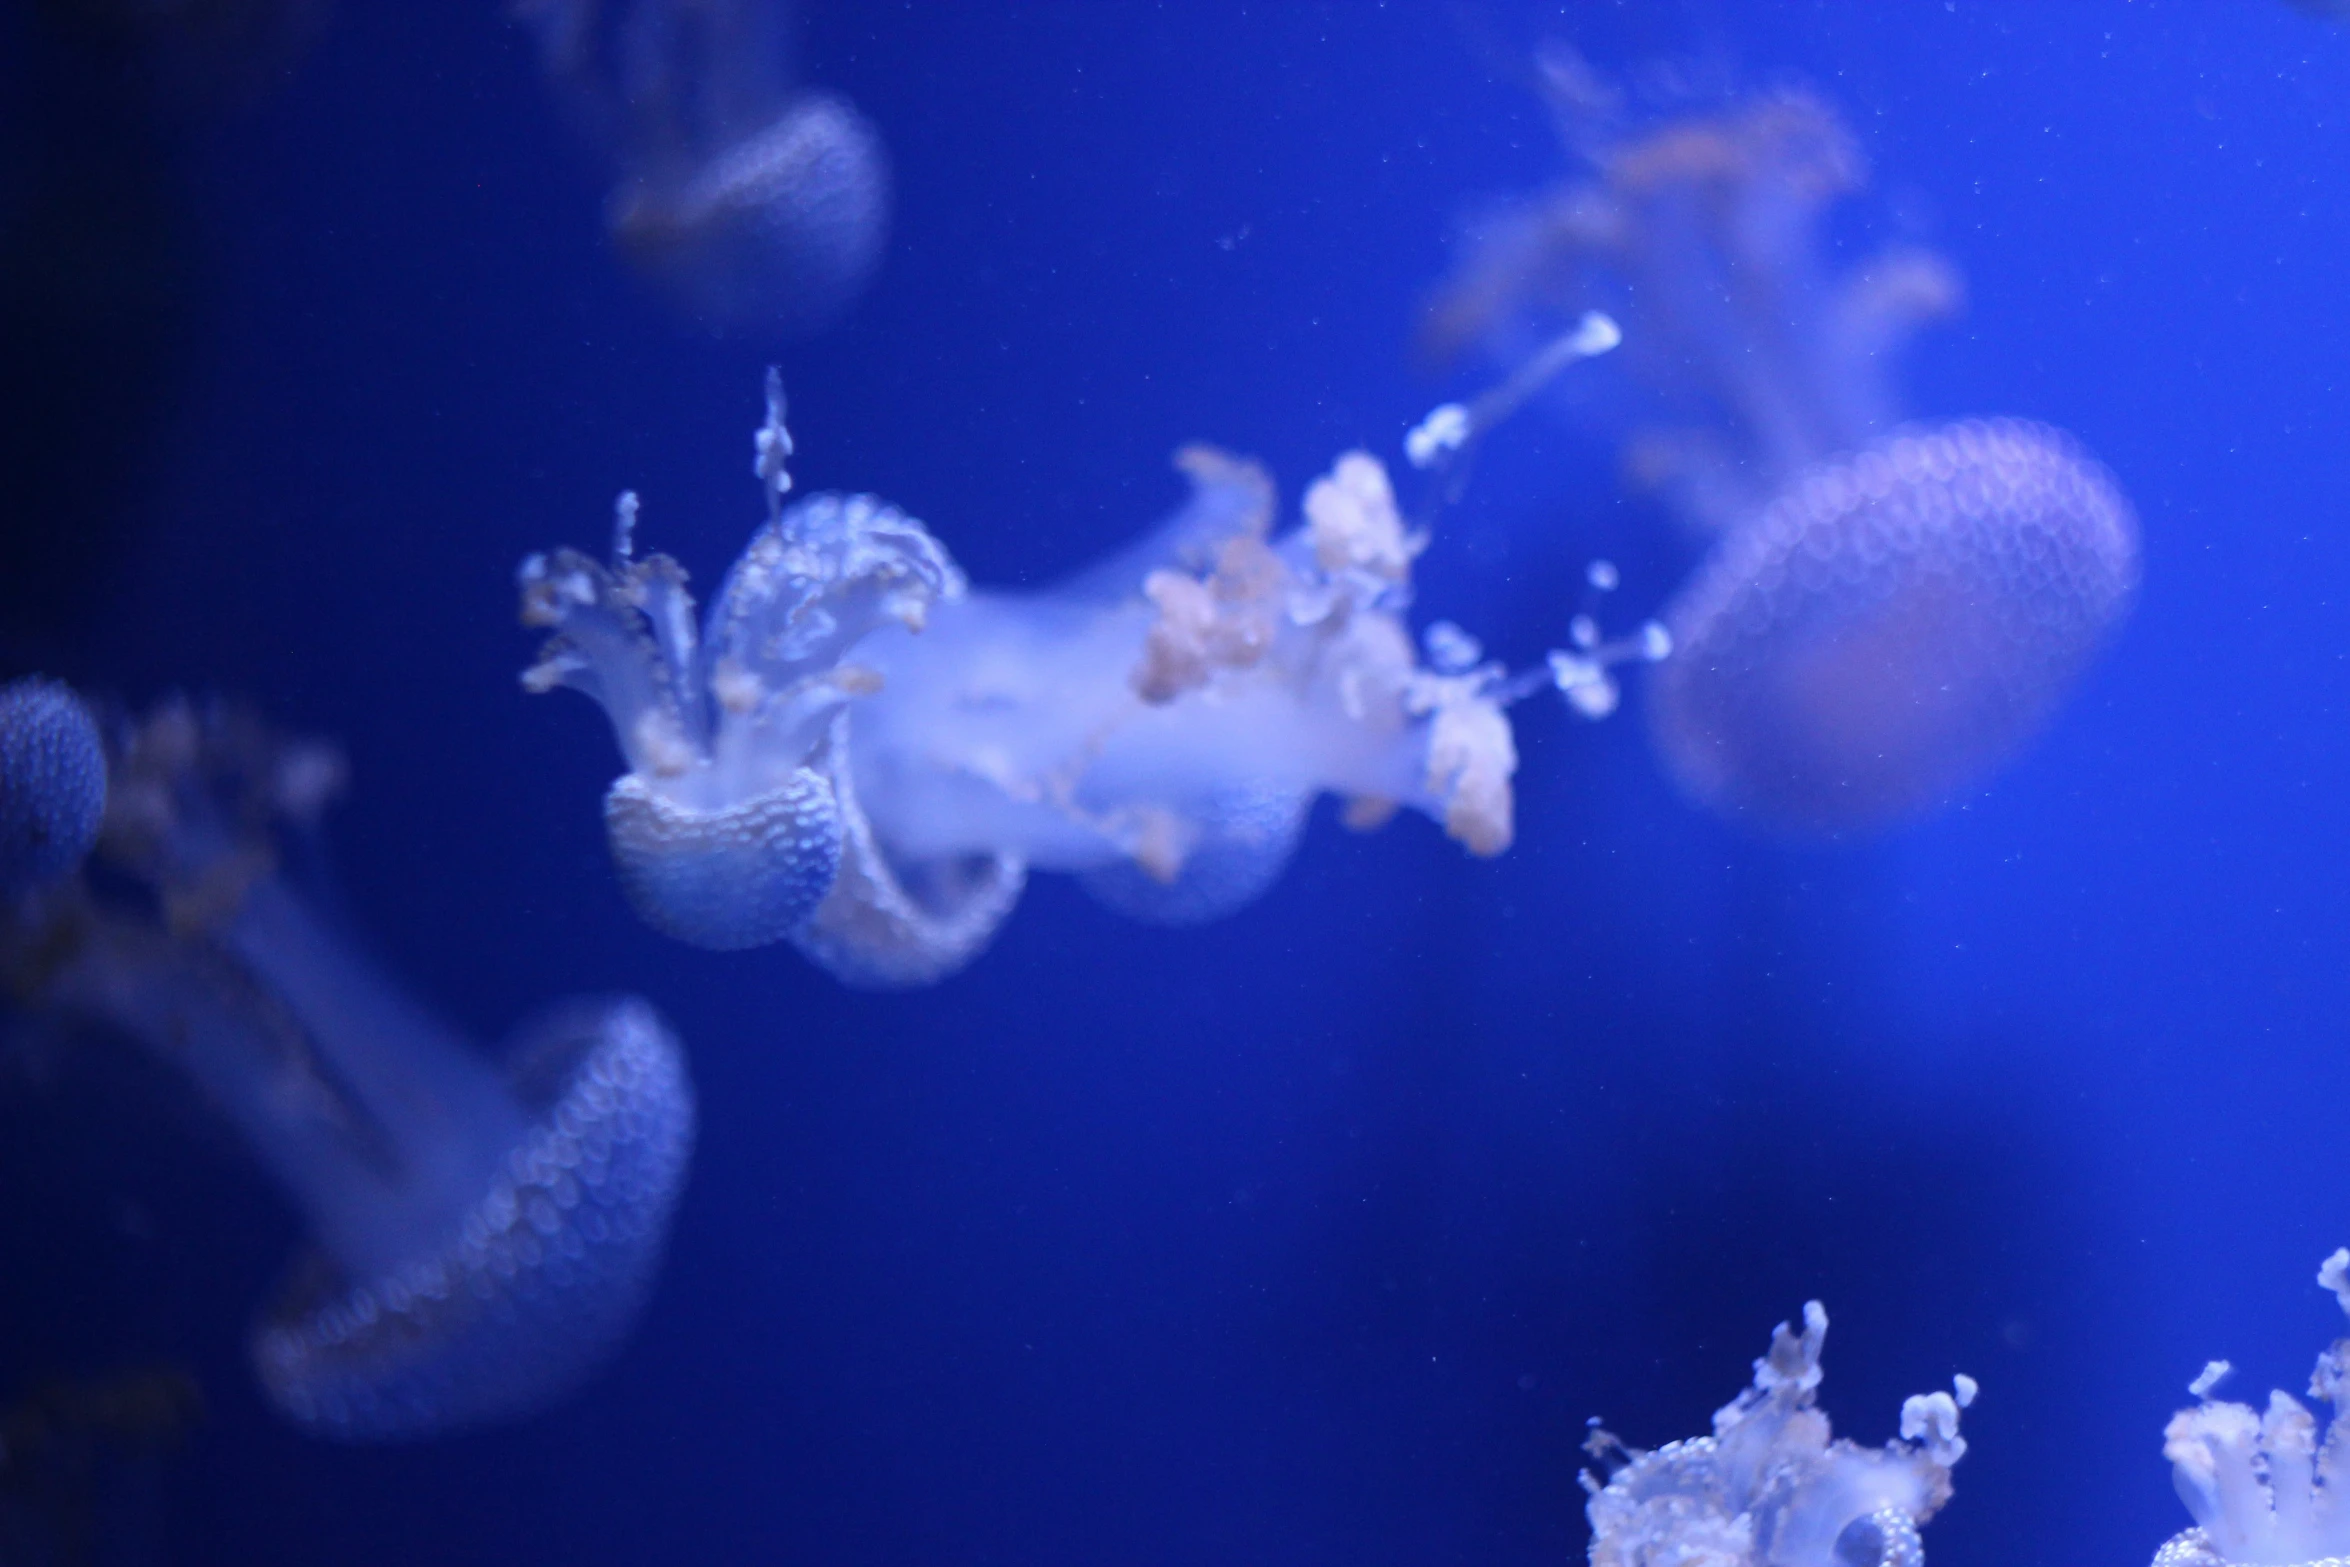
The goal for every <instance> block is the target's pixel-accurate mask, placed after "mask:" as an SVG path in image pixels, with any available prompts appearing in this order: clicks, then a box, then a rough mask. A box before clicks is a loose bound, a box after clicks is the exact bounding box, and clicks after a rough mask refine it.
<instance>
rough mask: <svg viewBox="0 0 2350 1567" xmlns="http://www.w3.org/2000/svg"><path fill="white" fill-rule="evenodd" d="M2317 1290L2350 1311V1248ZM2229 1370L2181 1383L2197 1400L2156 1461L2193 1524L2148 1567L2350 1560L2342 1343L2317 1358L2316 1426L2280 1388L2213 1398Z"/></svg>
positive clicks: (2347, 1400)
mask: <svg viewBox="0 0 2350 1567" xmlns="http://www.w3.org/2000/svg"><path fill="white" fill-rule="evenodd" d="M2317 1282H2318V1284H2319V1285H2320V1287H2322V1288H2325V1289H2328V1290H2331V1291H2333V1294H2334V1299H2335V1300H2336V1301H2338V1302H2339V1303H2340V1304H2341V1307H2342V1310H2343V1311H2344V1312H2345V1313H2350V1250H2342V1251H2336V1252H2335V1253H2334V1254H2333V1255H2332V1256H2330V1257H2328V1258H2327V1259H2326V1260H2325V1262H2324V1264H2323V1265H2322V1266H2320V1267H2319V1268H2318V1270H2317ZM2230 1369H2231V1368H2230V1366H2229V1365H2228V1363H2227V1362H2226V1361H2224V1360H2215V1361H2213V1362H2211V1363H2210V1364H2209V1365H2207V1366H2205V1367H2204V1368H2203V1372H2202V1374H2201V1375H2200V1376H2198V1377H2196V1378H2195V1380H2194V1382H2192V1383H2191V1384H2189V1386H2188V1391H2189V1392H2191V1393H2193V1394H2194V1395H2195V1397H2196V1398H2197V1399H2198V1400H2199V1401H2200V1402H2198V1403H2197V1404H2196V1406H2195V1407H2194V1408H2193V1409H2183V1410H2181V1411H2179V1413H2178V1414H2176V1415H2174V1416H2173V1417H2172V1418H2171V1423H2170V1425H2169V1426H2168V1427H2167V1428H2165V1429H2164V1431H2163V1433H2162V1438H2163V1440H2162V1456H2163V1457H2165V1458H2167V1459H2169V1460H2170V1463H2171V1478H2172V1480H2173V1481H2174V1482H2175V1483H2176V1484H2177V1486H2178V1488H2179V1499H2180V1500H2181V1501H2183V1502H2185V1503H2186V1504H2187V1511H2188V1512H2189V1513H2192V1514H2193V1515H2194V1518H2195V1527H2194V1528H2192V1529H2189V1530H2187V1531H2185V1532H2184V1533H2182V1534H2179V1535H2176V1536H2174V1537H2172V1538H2171V1539H2170V1540H2169V1541H2167V1542H2165V1543H2164V1545H2163V1547H2162V1548H2161V1549H2160V1550H2159V1551H2157V1552H2156V1553H2155V1555H2154V1567H2324V1564H2327V1563H2332V1562H2337V1561H2340V1560H2343V1559H2350V1500H2346V1499H2345V1498H2344V1495H2343V1493H2344V1490H2345V1489H2346V1488H2350V1421H2345V1420H2344V1419H2343V1412H2344V1410H2345V1408H2350V1396H2346V1395H2350V1338H2345V1339H2338V1340H2336V1341H2335V1342H2334V1344H2333V1345H2332V1346H2331V1347H2329V1348H2328V1349H2327V1350H2326V1351H2325V1352H2324V1353H2323V1354H2321V1355H2319V1356H2318V1357H2317V1369H2316V1370H2314V1371H2312V1372H2311V1373H2310V1374H2309V1393H2310V1396H2311V1397H2313V1398H2319V1399H2323V1400H2324V1401H2325V1402H2326V1403H2328V1404H2330V1405H2332V1406H2333V1410H2334V1413H2333V1417H2332V1418H2331V1419H2330V1420H2328V1421H2327V1422H2326V1428H2325V1431H2324V1432H2323V1434H2322V1435H2321V1434H2320V1432H2319V1431H2318V1426H2317V1421H2316V1419H2315V1418H2314V1417H2313V1416H2312V1415H2311V1414H2310V1413H2309V1411H2308V1410H2307V1409H2306V1408H2304V1407H2303V1406H2302V1404H2301V1403H2300V1401H2299V1400H2297V1399H2295V1398H2294V1397H2292V1395H2290V1394H2288V1393H2285V1392H2283V1391H2273V1392H2271V1393H2270V1394H2269V1395H2268V1407H2267V1408H2266V1409H2262V1410H2255V1409H2253V1408H2252V1407H2251V1406H2250V1405H2248V1404H2234V1403H2227V1402H2224V1401H2221V1400H2217V1399H2214V1398H2212V1397H2211V1393H2212V1390H2213V1389H2214V1388H2216V1387H2217V1386H2219V1384H2220V1383H2221V1381H2223V1380H2224V1379H2225V1378H2226V1377H2227V1375H2228V1373H2229V1371H2230Z"/></svg>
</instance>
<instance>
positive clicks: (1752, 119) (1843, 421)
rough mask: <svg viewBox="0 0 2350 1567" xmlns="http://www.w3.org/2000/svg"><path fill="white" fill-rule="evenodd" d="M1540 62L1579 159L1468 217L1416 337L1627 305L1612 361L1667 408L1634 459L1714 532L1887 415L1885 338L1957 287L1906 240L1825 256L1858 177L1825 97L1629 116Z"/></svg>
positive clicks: (1514, 333) (1483, 332)
mask: <svg viewBox="0 0 2350 1567" xmlns="http://www.w3.org/2000/svg"><path fill="white" fill-rule="evenodd" d="M1541 64H1542V70H1543V77H1544V82H1545V86H1546V89H1547V91H1548V95H1549V97H1550V100H1551V106H1552V108H1553V111H1554V114H1555V116H1556V118H1557V120H1558V122H1559V125H1560V128H1561V134H1562V138H1563V140H1564V141H1565V142H1566V144H1567V145H1568V147H1569V148H1570V149H1571V150H1573V151H1574V152H1575V153H1576V155H1577V157H1578V160H1579V161H1580V162H1581V163H1582V165H1583V166H1584V167H1583V172H1582V173H1581V174H1580V175H1579V176H1578V177H1576V178H1574V179H1572V180H1570V181H1568V182H1566V183H1565V184H1563V185H1561V186H1559V187H1557V188H1555V189H1553V190H1551V191H1548V192H1545V193H1542V194H1539V195H1537V196H1535V197H1532V198H1531V199H1529V200H1527V201H1524V202H1522V203H1519V204H1518V205H1516V206H1515V207H1513V208H1511V209H1508V210H1506V211H1504V212H1502V213H1501V214H1500V215H1499V216H1497V217H1496V218H1494V219H1492V220H1491V221H1489V222H1488V223H1487V224H1485V225H1484V226H1483V228H1482V231H1481V232H1480V233H1478V234H1477V235H1476V236H1475V238H1474V239H1473V241H1472V243H1471V244H1470V246H1469V247H1468V249H1467V252H1466V254H1465V255H1464V258H1463V261H1462V264H1461V265H1460V267H1459V268H1458V269H1457V270H1456V273H1455V275H1454V277H1453V279H1452V280H1451V281H1450V282H1449V283H1448V284H1447V286H1446V287H1445V288H1444V290H1443V291H1442V292H1441V293H1440V294H1439V296H1438V298H1437V300H1436V302H1435V304H1434V306H1433V308H1432V309H1431V311H1430V314H1429V317H1428V321H1427V325H1426V329H1425V336H1426V339H1427V341H1428V343H1429V345H1430V347H1431V348H1432V349H1434V350H1435V351H1436V352H1438V353H1440V354H1444V355H1447V356H1449V355H1452V354H1455V353H1458V352H1459V351H1460V350H1461V349H1463V348H1465V347H1467V346H1469V345H1470V344H1472V343H1474V342H1477V341H1479V340H1484V341H1487V342H1491V343H1500V344H1508V343H1512V342H1522V341H1523V338H1524V336H1525V334H1526V333H1527V332H1529V331H1537V330H1547V329H1548V328H1547V326H1546V323H1547V322H1550V321H1554V320H1556V319H1557V318H1559V317H1561V316H1566V315H1572V314H1574V313H1575V312H1577V311H1580V310H1584V309H1587V308H1590V307H1591V306H1593V305H1605V306H1607V307H1608V308H1611V309H1616V310H1619V311H1621V313H1622V314H1623V317H1624V320H1625V322H1626V323H1627V327H1628V329H1629V331H1630V335H1631V342H1630V345H1629V347H1628V348H1627V350H1626V359H1625V362H1626V366H1627V369H1628V370H1629V371H1630V372H1631V373H1632V374H1633V376H1634V377H1635V378H1636V379H1638V380H1639V381H1640V382H1642V383H1643V384H1644V385H1645V386H1646V387H1647V388H1648V389H1649V390H1650V391H1651V392H1653V393H1655V394H1657V395H1658V396H1659V397H1661V399H1662V400H1663V405H1664V409H1665V411H1666V412H1665V417H1664V419H1663V420H1662V421H1661V422H1660V423H1658V424H1656V425H1654V426H1651V427H1649V428H1647V429H1644V430H1642V431H1640V432H1639V433H1638V434H1637V435H1636V436H1635V438H1634V439H1633V441H1632V442H1631V443H1630V446H1629V450H1628V452H1627V457H1628V460H1629V462H1630V465H1631V467H1632V469H1633V471H1634V473H1635V474H1636V475H1637V476H1639V477H1641V478H1642V479H1644V480H1645V481H1646V482H1649V483H1651V484H1653V485H1656V486H1658V487H1660V488H1662V489H1663V490H1664V491H1665V492H1666V493H1667V494H1668V496H1669V497H1671V498H1672V499H1673V501H1674V502H1675V504H1676V509H1677V510H1679V511H1680V512H1681V513H1682V514H1683V515H1684V516H1685V517H1686V518H1687V519H1688V520H1689V521H1690V522H1692V523H1694V524H1695V525H1697V526H1699V527H1700V528H1703V529H1708V530H1711V529H1719V528H1723V527H1727V526H1730V525H1732V524H1734V523H1736V522H1738V521H1740V520H1741V519H1742V518H1743V517H1745V516H1746V515H1747V514H1748V513H1750V512H1751V511H1752V510H1753V509H1754V508H1755V507H1756V506H1757V505H1759V504H1760V503H1761V502H1762V501H1763V500H1764V499H1765V498H1767V497H1768V496H1769V495H1770V493H1771V492H1772V491H1773V490H1774V489H1775V488H1776V486H1777V485H1778V484H1779V483H1781V482H1783V481H1784V480H1785V479H1786V478H1787V477H1789V476H1790V475H1792V474H1794V473H1796V472H1797V471H1799V470H1800V469H1802V468H1804V467H1805V466H1807V465H1809V464H1811V463H1815V462H1818V461H1821V460H1823V459H1825V458H1828V457H1832V456H1834V455H1836V454H1837V453H1840V452H1845V451H1849V450H1852V449H1853V448H1855V447H1858V446H1861V445H1863V444H1866V443H1867V442H1868V441H1870V440H1872V439H1875V438H1876V437H1878V436H1881V435H1883V434H1884V433H1885V432H1886V431H1888V430H1889V429H1891V428H1892V426H1893V424H1894V423H1895V422H1896V420H1897V419H1898V417H1899V415H1898V407H1899V400H1898V398H1897V397H1896V395H1895V392H1894V388H1893V381H1892V370H1893V366H1894V365H1895V363H1896V360H1897V356H1898V351H1899V349H1900V347H1901V346H1902V345H1903V344H1904V343H1905V342H1906V341H1907V340H1908V338H1909V337H1910V336H1911V335H1912V334H1913V333H1914V332H1915V330H1916V329H1917V328H1918V327H1919V326H1920V325H1922V324H1924V323H1926V322H1929V321H1932V320H1935V319H1939V318H1942V317H1945V316H1948V315H1949V314H1951V313H1952V312H1954V311H1955V310H1956V308H1957V306H1958V303H1959V297H1960V285H1959V281H1958V276H1957V273H1956V272H1955V270H1954V269H1953V268H1952V267H1951V266H1950V265H1949V264H1948V263H1947V262H1945V261H1944V260H1942V259H1941V258H1940V257H1938V256H1936V255H1933V254H1931V253H1929V252H1926V251H1923V250H1920V249H1917V248H1915V247H1910V246H1894V247H1890V248H1887V249H1885V250H1883V251H1881V252H1879V253H1878V254H1876V255H1875V256H1873V257H1871V258H1870V259H1868V260H1866V261H1863V262H1861V263H1860V264H1858V265H1857V266H1854V267H1852V268H1851V269H1849V270H1846V271H1842V272H1837V271H1834V270H1833V269H1831V268H1830V267H1829V266H1828V265H1827V264H1826V262H1825V260H1824V258H1823V247H1822V246H1821V244H1820V241H1819V236H1818V233H1817V229H1818V225H1819V223H1820V221H1821V219H1822V216H1823V215H1824V214H1825V213H1826V211H1827V210H1828V209H1829V208H1830V207H1832V206H1833V205H1834V204H1835V203H1836V202H1838V201H1839V200H1841V199H1843V198H1844V197H1846V196H1848V195H1850V194H1851V193H1853V192H1855V191H1857V190H1859V189H1860V188H1861V186H1862V185H1863V184H1864V183H1865V180H1866V177H1867V167H1866V162H1865V160H1864V158H1863V157H1862V154H1861V151H1860V147H1859V144H1858V142H1857V141H1856V139H1855V138H1854V137H1853V135H1852V134H1851V132H1850V131H1849V130H1848V129H1847V128H1846V127H1845V125H1844V124H1843V123H1842V121H1841V120H1840V119H1839V118H1838V117H1837V115H1836V114H1835V113H1834V111H1833V110H1831V109H1830V108H1829V107H1828V106H1827V105H1826V104H1825V103H1823V102H1822V101H1820V100H1819V99H1818V98H1816V97H1814V96H1812V95H1810V94H1808V93H1803V92H1799V91H1781V92H1775V93H1767V94H1761V95H1757V96H1755V97H1752V98H1747V99H1740V100H1732V101H1730V102H1728V103H1725V104H1722V105H1720V106H1718V107H1715V108H1713V109H1710V110H1701V111H1697V112H1690V113H1685V114H1681V115H1677V116H1672V117H1668V118H1665V119H1662V120H1660V121H1658V122H1656V123H1653V124H1649V125H1646V126H1642V125H1639V124H1637V123H1630V122H1629V117H1628V116H1627V115H1626V114H1625V112H1624V110H1623V105H1622V94H1621V93H1620V92H1618V91H1617V90H1615V89H1614V88H1613V87H1612V86H1610V85H1609V84H1607V83H1605V82H1603V81H1601V80H1600V79H1599V77H1598V75H1597V73H1595V72H1594V71H1592V70H1591V68H1590V67H1589V66H1588V65H1586V64H1585V63H1584V62H1583V61H1581V60H1580V59H1578V58H1576V57H1575V56H1574V55H1572V54H1571V53H1570V52H1568V51H1565V50H1563V49H1554V50H1552V51H1549V52H1548V53H1546V55H1545V56H1544V58H1543V60H1542V62H1541Z"/></svg>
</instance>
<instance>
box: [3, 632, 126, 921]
mask: <svg viewBox="0 0 2350 1567" xmlns="http://www.w3.org/2000/svg"><path fill="white" fill-rule="evenodd" d="M105 812H106V753H105V749H104V747H103V746H101V745H100V743H99V739H98V726H97V724H96V723H95V722H94V721H93V720H92V719H91V717H90V711H89V709H88V708H86V707H84V706H83V705H82V700H81V698H80V697H77V696H75V695H74V693H73V691H72V689H71V688H70V687H68V686H65V685H61V684H59V683H58V682H56V681H54V680H43V679H40V678H38V677H29V678H26V679H22V680H13V681H10V682H9V683H8V684H7V685H5V686H0V894H6V893H9V892H16V891H23V890H26V889H29V888H33V887H38V886H40V885H42V884H43V883H45V882H51V881H55V880H56V879H57V878H59V877H61V876H64V875H66V874H68V873H69V872H71V871H72V870H73V868H74V867H75V866H77V865H79V864H80V863H81V862H82V857H83V856H84V855H86V854H88V853H89V852H90V846H91V845H92V844H93V843H95V842H96V841H97V838H98V824H99V822H100V820H101V819H102V818H103V817H104V815H105Z"/></svg>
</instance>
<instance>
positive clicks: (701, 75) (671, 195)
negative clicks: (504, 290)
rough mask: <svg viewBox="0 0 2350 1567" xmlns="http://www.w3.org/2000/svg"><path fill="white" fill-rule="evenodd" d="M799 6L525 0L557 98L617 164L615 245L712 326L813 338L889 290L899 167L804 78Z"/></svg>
mask: <svg viewBox="0 0 2350 1567" xmlns="http://www.w3.org/2000/svg"><path fill="white" fill-rule="evenodd" d="M791 12H792V7H791V6H790V5H789V4H788V3H787V0H699V3H687V0H625V3H620V4H611V5H606V4H603V3H599V0H522V3H521V4H520V5H519V6H518V7H517V14H518V15H519V16H520V17H521V18H522V19H523V20H525V21H526V22H528V23H529V24H530V25H531V26H532V27H533V28H534V29H535V30H536V31H537V33H538V37H539V44H540V59H541V64H542V67H543V69H544V70H545V72H546V75H547V79H548V83H549V86H550V87H551V88H552V89H553V90H554V92H555V93H556V95H557V97H558V98H559V99H560V100H561V101H562V102H563V104H564V105H565V106H566V108H568V109H569V110H570V112H571V115H572V118H573V119H574V120H575V121H577V122H578V124H579V125H580V127H581V129H582V130H583V132H584V133H585V134H587V135H588V137H589V138H590V140H592V141H594V142H595V143H597V144H598V145H599V146H600V147H601V149H602V150H603V151H604V153H605V154H606V155H607V157H609V159H610V160H611V163H612V166H613V172H614V183H613V187H612V192H611V195H610V197H609V198H608V199H607V201H606V204H605V222H606V226H607V228H608V229H609V231H610V234H611V237H612V241H613V243H614V245H615V246H616V247H617V248H618V250H619V251H620V253H621V254H622V256H624V257H625V258H626V259H627V260H628V261H629V262H630V263H631V264H632V265H633V266H635V267H636V268H637V269H638V270H639V271H640V272H642V273H643V274H644V275H645V276H647V277H648V278H650V279H652V280H653V281H654V282H655V283H657V284H659V285H660V286H661V287H663V288H664V289H665V290H667V291H668V292H669V293H670V294H671V295H672V296H673V297H674V298H675V299H676V300H677V302H678V303H679V304H680V305H682V306H683V307H684V308H685V309H686V310H687V311H689V312H690V313H691V314H692V315H693V316H694V317H695V318H696V319H697V320H699V321H700V322H702V323H703V324H705V325H706V326H708V327H710V328H712V329H714V330H717V331H720V332H729V331H754V332H756V331H760V330H765V329H774V330H778V331H782V332H787V333H788V332H799V331H807V330H811V329H814V328H816V327H820V326H822V325H824V324H825V323H826V322H828V321H830V320H832V319H833V318H835V317H836V316H838V315H839V314H840V312H841V311H842V310H844V309H845V308H846V307H847V306H848V305H849V304H850V303H851V302H852V301H853V300H854V299H855V298H856V296H857V294H858V293H859V292H860V291H861V290H862V289H863V287H864V286H865V283H866V281H867V280H868V279H869V278H870V277H871V275H872V273H873V269H874V267H875V265H876V264H877V263H878V262H879V261H880V259H881V252H882V248H883V245H884V242H885V241H886V239H887V237H888V232H889V209H890V176H889V161H888V157H887V155H886V154H885V153H884V151H883V149H882V145H881V138H880V135H879V134H878V133H877V132H876V131H875V130H874V128H873V126H872V124H871V122H869V121H868V120H867V119H866V118H865V117H864V116H863V115H862V114H860V113H858V112H857V109H856V108H855V106H854V105H852V104H850V103H849V102H848V101H847V100H846V99H844V98H842V97H840V96H838V95H837V94H833V93H826V92H820V91H813V90H809V89H807V88H804V87H803V86H801V85H800V84H799V83H797V82H796V81H795V80H794V73H793V71H792V69H791V59H790V56H791V52H792V49H791V37H790V35H791V32H792V15H791Z"/></svg>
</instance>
